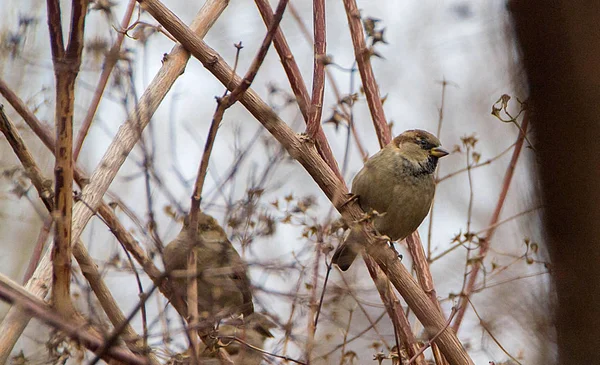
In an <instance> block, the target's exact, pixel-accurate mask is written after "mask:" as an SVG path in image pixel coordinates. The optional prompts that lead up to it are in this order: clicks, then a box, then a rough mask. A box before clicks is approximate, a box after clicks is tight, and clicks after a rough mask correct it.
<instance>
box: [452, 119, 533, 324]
mask: <svg viewBox="0 0 600 365" xmlns="http://www.w3.org/2000/svg"><path fill="white" fill-rule="evenodd" d="M528 125H529V112H528V111H527V110H526V111H525V114H524V116H523V123H522V129H520V131H519V136H518V137H517V142H516V144H515V148H514V150H513V154H512V157H511V159H510V163H509V164H508V167H507V169H506V173H505V174H504V181H503V182H502V189H501V191H500V196H499V197H498V202H497V203H496V208H495V209H494V213H493V214H492V218H491V219H490V224H489V226H490V227H491V228H490V229H489V230H488V231H487V235H486V237H485V238H483V239H482V240H480V245H479V257H480V259H478V260H471V262H472V267H471V271H470V273H469V277H468V279H467V284H466V286H465V287H464V289H463V291H462V293H461V299H460V302H459V304H458V313H457V315H456V319H455V320H454V323H453V324H452V329H453V330H454V332H458V329H459V328H460V325H461V323H462V320H463V318H464V316H465V312H466V310H467V305H466V304H467V300H468V299H469V296H470V295H471V293H472V291H473V289H474V288H475V281H476V280H477V277H478V275H479V271H480V270H481V267H482V265H483V259H484V258H485V256H486V255H487V252H488V250H489V248H490V242H491V240H492V238H493V236H494V233H495V232H496V227H497V225H496V223H498V221H499V220H500V213H501V212H502V208H503V207H504V203H505V201H506V195H507V194H508V189H509V188H510V183H511V182H512V178H513V175H514V172H515V168H516V166H517V162H518V160H519V156H520V155H521V149H522V148H523V143H524V141H525V135H526V133H527V127H528Z"/></svg>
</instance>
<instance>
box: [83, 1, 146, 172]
mask: <svg viewBox="0 0 600 365" xmlns="http://www.w3.org/2000/svg"><path fill="white" fill-rule="evenodd" d="M136 3H137V2H136V1H135V0H129V3H128V4H127V9H125V14H124V15H123V20H122V21H121V29H127V28H128V27H129V21H130V20H131V16H132V14H133V10H134V9H135V4H136ZM124 39H125V32H124V31H119V32H117V39H116V40H115V43H114V44H113V46H112V47H111V48H110V50H109V51H108V52H107V53H106V56H105V58H104V63H103V64H102V73H101V74H100V80H99V81H98V85H97V86H96V90H95V91H94V95H93V96H92V101H91V102H90V105H89V107H88V108H87V114H86V115H85V118H84V119H83V122H82V123H81V128H80V129H79V133H77V139H76V141H75V148H74V151H73V160H74V161H77V159H78V158H79V152H81V146H83V142H84V140H85V137H86V136H87V134H88V131H89V130H90V126H91V125H92V122H93V120H94V116H95V115H96V111H97V110H98V106H99V105H100V100H101V99H102V95H103V94H104V89H105V88H106V85H107V84H108V79H109V78H110V74H111V73H112V70H113V68H114V67H115V65H116V64H117V62H118V61H119V59H120V52H121V46H122V45H123V40H124Z"/></svg>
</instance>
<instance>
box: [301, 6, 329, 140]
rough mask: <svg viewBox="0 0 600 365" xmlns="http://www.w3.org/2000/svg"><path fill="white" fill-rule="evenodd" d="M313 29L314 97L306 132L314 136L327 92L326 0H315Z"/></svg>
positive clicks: (311, 136) (311, 102)
mask: <svg viewBox="0 0 600 365" xmlns="http://www.w3.org/2000/svg"><path fill="white" fill-rule="evenodd" d="M313 30H314V34H315V40H314V56H313V57H314V60H313V82H312V99H311V101H310V109H309V111H308V123H307V124H306V134H308V136H309V137H310V138H314V137H315V136H316V134H317V132H318V130H319V126H320V125H321V114H322V112H323V95H324V94H325V51H326V46H327V41H326V40H327V36H326V28H325V0H313Z"/></svg>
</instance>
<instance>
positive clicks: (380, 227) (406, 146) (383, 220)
mask: <svg viewBox="0 0 600 365" xmlns="http://www.w3.org/2000/svg"><path fill="white" fill-rule="evenodd" d="M440 145H441V143H440V141H439V140H438V139H437V138H436V137H435V136H434V135H433V134H431V133H429V132H426V131H423V130H419V129H414V130H408V131H405V132H404V133H402V134H400V135H399V136H397V137H396V138H394V140H393V141H392V142H391V143H390V144H388V145H387V146H385V147H384V148H383V149H382V150H381V151H379V152H378V153H376V154H375V155H374V156H373V157H371V158H370V159H369V160H368V161H367V162H366V163H365V166H364V167H363V168H362V170H360V172H359V173H358V174H357V175H356V177H355V178H354V180H353V181H352V194H353V195H354V196H356V198H357V199H358V203H359V205H360V207H361V208H362V209H363V210H364V211H365V212H366V213H369V212H371V211H376V212H377V214H374V217H373V225H374V227H375V229H376V230H377V232H378V233H379V234H382V235H386V236H388V237H389V238H390V239H391V240H392V241H397V240H402V239H404V238H406V237H407V236H408V235H410V234H411V233H412V232H414V231H415V230H416V229H417V228H418V227H419V225H420V224H421V222H422V221H423V219H425V217H426V216H427V213H429V208H430V207H431V202H432V201H433V195H434V193H435V181H434V177H433V173H434V171H435V168H436V167H437V163H438V159H439V158H440V157H444V156H446V155H447V154H448V152H447V151H445V150H444V149H442V148H441V147H440ZM362 247H363V244H362V239H361V238H360V233H359V230H357V229H356V228H353V229H351V231H350V234H349V235H348V237H347V238H346V239H345V240H344V242H343V243H342V244H341V245H340V246H338V248H337V249H336V250H335V252H334V254H333V263H334V264H337V265H338V266H339V267H340V269H342V270H343V271H346V270H348V268H349V267H350V265H351V264H352V262H353V261H354V259H355V258H356V255H357V254H358V252H360V250H361V248H362Z"/></svg>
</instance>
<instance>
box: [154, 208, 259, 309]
mask: <svg viewBox="0 0 600 365" xmlns="http://www.w3.org/2000/svg"><path fill="white" fill-rule="evenodd" d="M190 231H191V229H190V227H189V224H188V223H187V222H184V225H183V228H182V229H181V232H180V233H179V235H178V236H177V237H176V238H175V239H174V240H173V241H171V242H170V243H169V244H168V245H167V246H166V247H165V249H164V250H163V261H164V265H165V270H166V272H168V273H169V274H170V277H171V278H172V279H173V281H174V286H175V287H176V289H177V290H179V291H180V293H181V294H183V297H184V298H185V297H186V294H187V283H188V275H187V272H188V270H187V265H188V264H187V263H188V256H189V254H190V251H191V250H196V253H197V273H198V277H197V285H198V315H199V317H200V318H201V319H211V320H214V321H218V320H220V319H222V318H225V317H227V316H232V315H240V314H243V315H244V316H249V315H250V314H252V313H253V312H254V305H253V303H252V291H251V285H250V279H249V278H248V273H247V272H246V265H245V263H244V261H243V260H242V258H241V257H240V255H239V254H238V252H237V251H236V250H235V248H234V247H233V245H232V244H231V242H230V241H229V239H228V238H227V234H226V233H225V231H224V230H223V228H222V227H221V226H220V225H219V223H217V221H216V220H215V219H214V218H213V217H211V216H210V215H208V214H204V213H202V212H200V213H199V218H198V237H197V239H196V240H194V239H193V238H192V237H191V236H190Z"/></svg>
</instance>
